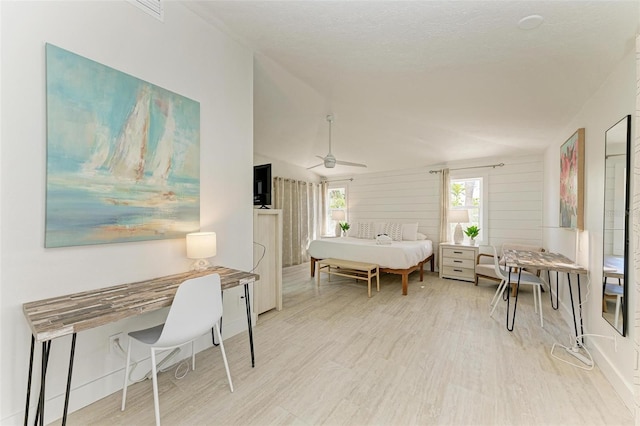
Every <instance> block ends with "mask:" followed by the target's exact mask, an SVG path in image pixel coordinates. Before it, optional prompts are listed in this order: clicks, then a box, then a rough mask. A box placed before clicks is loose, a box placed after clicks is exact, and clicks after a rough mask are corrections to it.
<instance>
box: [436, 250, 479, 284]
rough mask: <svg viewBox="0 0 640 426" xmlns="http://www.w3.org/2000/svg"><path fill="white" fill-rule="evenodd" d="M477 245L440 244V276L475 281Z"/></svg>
mask: <svg viewBox="0 0 640 426" xmlns="http://www.w3.org/2000/svg"><path fill="white" fill-rule="evenodd" d="M477 256H478V246H470V245H467V244H454V243H441V244H440V278H452V279H454V280H462V281H470V282H475V281H476V257H477Z"/></svg>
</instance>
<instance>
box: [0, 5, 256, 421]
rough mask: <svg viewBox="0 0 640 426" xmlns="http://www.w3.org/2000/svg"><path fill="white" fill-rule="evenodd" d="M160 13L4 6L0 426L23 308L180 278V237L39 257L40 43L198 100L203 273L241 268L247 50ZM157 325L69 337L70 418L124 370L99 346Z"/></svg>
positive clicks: (53, 401) (59, 356)
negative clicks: (210, 247) (206, 260)
mask: <svg viewBox="0 0 640 426" xmlns="http://www.w3.org/2000/svg"><path fill="white" fill-rule="evenodd" d="M163 4H164V7H165V17H164V22H160V21H159V20H157V19H155V18H153V17H151V16H149V15H147V14H145V13H144V12H142V11H141V10H139V9H138V8H136V7H135V6H133V5H132V4H130V3H129V2H126V1H119V2H114V1H97V2H77V1H70V2H62V1H56V2H2V6H1V8H2V13H1V17H0V19H1V21H0V23H1V31H2V33H1V43H2V45H1V60H2V62H1V65H2V76H1V86H2V103H1V115H0V118H1V122H2V128H1V132H2V133H1V141H2V143H1V146H2V151H1V157H0V166H1V168H0V183H1V185H2V186H1V191H0V194H1V195H0V207H1V209H0V220H1V222H0V228H1V229H2V234H1V235H0V237H1V239H0V249H1V252H0V291H1V302H0V303H1V305H0V311H1V318H2V321H1V336H2V337H1V338H0V341H1V342H2V344H1V345H0V348H1V349H0V386H1V387H0V390H1V398H0V423H2V424H17V423H21V422H22V416H23V409H24V402H25V401H24V398H25V391H26V381H27V369H28V361H29V359H28V356H29V340H30V332H29V330H28V327H27V324H26V321H25V319H24V317H23V315H22V304H23V303H24V302H28V301H32V300H38V299H43V298H47V297H51V296H56V295H61V294H67V293H72V292H77V291H82V290H89V289H92V288H99V287H103V286H109V285H115V284H119V283H124V282H132V281H136V280H141V279H146V278H152V277H155V276H162V275H165V274H171V273H176V272H181V271H185V270H187V269H188V266H189V263H190V262H189V260H187V259H186V257H185V249H184V240H183V239H175V240H162V241H151V242H138V243H126V244H108V245H99V246H85V247H69V248H57V249H44V217H45V183H46V176H45V165H46V126H45V122H46V108H45V55H44V46H45V42H49V43H52V44H55V45H57V46H60V47H62V48H64V49H67V50H70V51H72V52H75V53H78V54H80V55H82V56H85V57H88V58H90V59H93V60H95V61H97V62H100V63H102V64H105V65H108V66H111V67H113V68H115V69H117V70H120V71H123V72H126V73H129V74H131V75H133V76H136V77H138V78H140V79H143V80H146V81H148V82H151V83H153V84H156V85H158V86H160V87H163V88H165V89H168V90H171V91H174V92H176V93H179V94H181V95H183V96H186V97H188V98H191V99H194V100H196V101H198V102H200V111H201V125H200V130H201V148H200V152H201V228H202V230H214V231H216V232H217V237H218V255H217V257H216V258H215V259H214V263H216V264H221V265H226V266H229V267H234V268H239V269H245V270H249V269H251V267H252V238H253V236H252V221H253V211H252V202H251V200H252V194H251V187H252V164H253V140H252V138H253V130H252V126H253V107H252V99H253V93H252V84H253V75H252V74H253V59H252V53H251V52H250V51H248V50H246V48H243V47H240V46H239V45H238V44H237V43H235V42H233V41H231V40H230V39H229V38H228V37H226V36H224V35H222V33H220V32H219V31H217V30H215V29H214V28H212V27H211V26H209V25H207V24H205V23H204V22H203V21H202V20H201V19H200V18H197V17H196V16H195V15H194V14H193V13H192V12H190V11H189V10H188V9H186V8H185V7H184V6H183V5H181V4H179V3H177V2H163ZM237 290H238V291H240V290H241V289H237ZM236 299H237V297H235V296H232V297H225V308H224V309H225V326H224V332H225V335H226V336H229V335H232V334H234V333H237V332H239V331H241V330H242V329H245V328H246V319H245V314H244V313H243V309H241V308H239V307H238V306H237V303H235V302H236ZM161 317H162V312H157V313H153V314H151V315H146V316H140V317H135V318H132V319H130V320H125V321H121V322H118V323H114V324H111V325H107V326H103V327H100V328H97V329H94V330H91V331H87V332H82V333H80V334H79V335H78V344H77V348H76V362H75V367H74V378H73V383H72V393H71V409H72V410H73V409H76V408H78V407H79V406H81V405H84V404H88V403H91V402H93V401H95V400H97V399H100V398H102V397H104V396H105V395H107V394H109V393H111V392H113V391H115V390H118V389H119V388H120V387H121V386H122V377H123V370H122V369H123V367H124V360H122V359H121V358H119V357H116V356H115V355H109V354H108V353H109V351H108V348H107V339H108V336H109V335H111V334H114V333H116V332H119V331H129V330H132V329H136V328H140V327H145V326H147V325H150V324H153V323H157V322H159V321H160V318H161ZM69 342H70V338H61V339H57V340H56V341H54V342H53V344H52V349H51V351H52V352H51V360H50V366H49V370H48V371H49V373H48V379H47V380H48V381H47V399H48V400H49V402H50V404H49V406H48V407H47V411H46V414H47V415H46V421H47V422H49V421H52V420H54V419H55V418H57V417H59V416H60V415H61V413H62V410H61V405H62V404H61V403H62V398H61V397H60V396H61V395H62V394H63V393H64V383H65V382H66V373H65V372H66V369H67V362H68V351H69ZM208 342H210V340H207V339H206V338H205V339H204V340H202V341H200V342H199V344H200V347H201V348H203V347H205V346H206V345H209V344H210V343H208ZM231 368H232V369H233V368H234V367H233V366H231ZM235 368H241V367H240V366H237V367H235ZM35 385H36V386H37V385H38V382H37V380H36V384H35ZM36 389H37V388H36ZM32 407H33V404H32Z"/></svg>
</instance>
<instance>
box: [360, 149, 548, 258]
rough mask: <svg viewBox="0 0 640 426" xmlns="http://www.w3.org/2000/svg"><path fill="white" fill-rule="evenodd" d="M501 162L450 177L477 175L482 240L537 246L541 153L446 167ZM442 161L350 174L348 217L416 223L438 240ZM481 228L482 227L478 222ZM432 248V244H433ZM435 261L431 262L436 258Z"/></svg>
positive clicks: (493, 242) (539, 234)
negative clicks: (482, 202) (482, 189)
mask: <svg viewBox="0 0 640 426" xmlns="http://www.w3.org/2000/svg"><path fill="white" fill-rule="evenodd" d="M500 162H503V163H505V165H504V167H496V168H480V169H470V170H465V171H461V170H460V171H455V170H452V171H451V172H450V173H451V177H454V176H455V177H462V176H476V177H477V176H483V177H484V180H485V183H486V185H488V200H487V203H488V217H489V220H488V229H486V230H484V231H485V235H487V236H488V241H485V242H484V244H491V245H495V246H497V247H500V246H501V245H502V244H503V243H504V242H505V241H518V242H521V243H522V244H531V245H542V233H541V228H540V226H541V224H542V199H543V195H542V194H543V193H542V182H543V174H544V170H543V158H542V156H535V155H530V156H526V157H514V158H485V159H481V160H475V161H469V162H465V163H452V164H448V165H447V167H449V168H451V169H455V168H464V167H475V166H482V165H487V164H496V163H500ZM443 167H444V166H432V167H428V168H426V167H425V168H420V169H410V170H396V171H392V172H383V173H370V174H363V175H357V176H353V178H354V180H353V182H351V183H349V184H348V201H349V221H350V222H353V223H355V222H358V221H363V222H365V221H394V222H403V223H413V222H418V227H419V230H420V232H422V233H424V234H426V235H427V236H428V237H429V239H430V240H432V241H434V243H436V244H439V243H440V241H439V238H440V202H439V200H440V174H431V173H429V170H440V169H442V168H443ZM481 227H482V226H481ZM436 247H437V246H436ZM436 265H437V263H436Z"/></svg>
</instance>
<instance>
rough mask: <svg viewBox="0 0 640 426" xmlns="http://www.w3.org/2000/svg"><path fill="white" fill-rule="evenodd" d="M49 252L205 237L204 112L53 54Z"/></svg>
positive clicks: (49, 49) (49, 48)
mask: <svg viewBox="0 0 640 426" xmlns="http://www.w3.org/2000/svg"><path fill="white" fill-rule="evenodd" d="M46 67H47V68H46V84H47V187H46V192H47V199H46V225H45V228H46V231H45V247H66V246H80V245H88V244H104V243H121V242H130V241H143V240H157V239H166V238H181V237H183V236H184V235H185V234H187V233H189V232H193V231H197V230H199V229H200V104H199V103H198V102H196V101H193V100H191V99H188V98H185V97H183V96H180V95H178V94H176V93H173V92H170V91H168V90H165V89H163V88H160V87H158V86H155V85H153V84H151V83H148V82H145V81H143V80H140V79H138V78H135V77H133V76H131V75H129V74H125V73H123V72H120V71H117V70H115V69H113V68H110V67H107V66H105V65H101V64H99V63H97V62H94V61H92V60H90V59H87V58H84V57H82V56H79V55H76V54H74V53H72V52H69V51H67V50H64V49H61V48H59V47H56V46H54V45H51V44H47V45H46Z"/></svg>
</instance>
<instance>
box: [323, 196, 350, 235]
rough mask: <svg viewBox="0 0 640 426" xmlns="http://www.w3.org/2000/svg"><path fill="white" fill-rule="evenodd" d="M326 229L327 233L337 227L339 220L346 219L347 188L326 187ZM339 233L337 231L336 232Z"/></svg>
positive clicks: (331, 232)
mask: <svg viewBox="0 0 640 426" xmlns="http://www.w3.org/2000/svg"><path fill="white" fill-rule="evenodd" d="M328 192H329V193H328V197H327V201H328V203H327V204H328V206H329V209H328V211H327V230H328V233H329V235H331V234H333V230H334V229H335V230H337V229H338V223H339V222H346V221H347V188H345V187H343V186H342V187H333V188H329V189H328ZM336 235H339V232H336Z"/></svg>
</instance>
